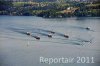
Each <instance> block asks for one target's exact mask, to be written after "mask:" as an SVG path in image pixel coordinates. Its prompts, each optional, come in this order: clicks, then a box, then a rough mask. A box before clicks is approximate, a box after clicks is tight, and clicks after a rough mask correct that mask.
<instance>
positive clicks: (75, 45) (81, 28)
mask: <svg viewBox="0 0 100 66" xmlns="http://www.w3.org/2000/svg"><path fill="white" fill-rule="evenodd" d="M27 33H30V34H31V35H28V34H27ZM99 34H100V17H70V18H49V19H48V18H41V17H35V16H0V66H67V65H68V66H99V65H100V57H99V56H100V37H99ZM49 36H51V37H49ZM66 36H67V37H66ZM36 37H39V38H40V39H36ZM40 57H46V58H61V57H64V58H66V57H67V58H69V57H71V58H73V57H74V58H75V59H74V61H73V62H72V63H52V64H48V63H45V62H40ZM77 57H85V58H86V57H89V61H91V58H92V57H93V61H94V63H91V62H90V63H77V59H76V58H77ZM83 61H84V59H83ZM86 61H87V59H86Z"/></svg>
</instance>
